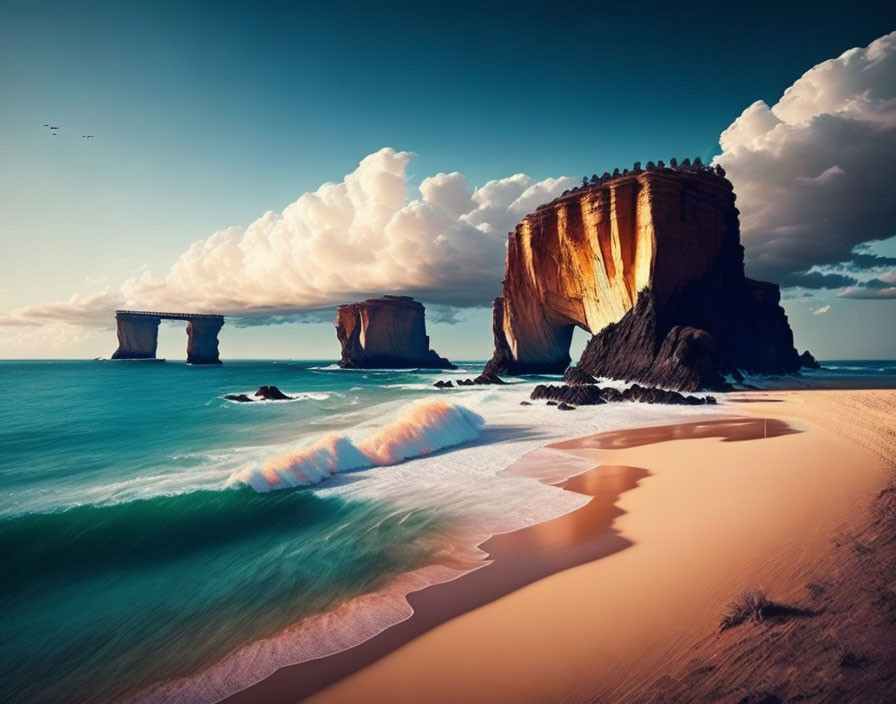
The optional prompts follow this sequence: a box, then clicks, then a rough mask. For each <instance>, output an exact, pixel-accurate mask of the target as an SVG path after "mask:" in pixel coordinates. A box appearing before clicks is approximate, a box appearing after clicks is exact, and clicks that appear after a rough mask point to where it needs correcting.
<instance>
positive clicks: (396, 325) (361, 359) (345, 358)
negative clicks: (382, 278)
mask: <svg viewBox="0 0 896 704" xmlns="http://www.w3.org/2000/svg"><path fill="white" fill-rule="evenodd" d="M425 316H426V311H425V308H424V307H423V304H422V303H419V302H418V301H415V300H414V299H413V298H410V297H409V296H383V297H382V298H370V299H368V300H366V301H364V302H363V303H349V304H347V305H343V306H339V308H338V310H337V311H336V336H337V337H338V338H339V342H340V343H341V344H342V358H341V359H340V360H339V366H340V367H344V368H348V369H410V368H415V367H419V368H424V369H455V368H456V367H455V366H454V365H453V364H452V363H451V362H449V361H448V360H447V359H445V358H444V357H440V356H439V355H438V354H436V353H435V352H434V351H433V350H431V349H429V336H427V334H426V317H425Z"/></svg>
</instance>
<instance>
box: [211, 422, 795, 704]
mask: <svg viewBox="0 0 896 704" xmlns="http://www.w3.org/2000/svg"><path fill="white" fill-rule="evenodd" d="M792 432H796V431H795V430H794V429H792V428H791V427H790V426H789V425H787V423H785V422H783V421H780V420H777V419H767V418H761V419H754V418H733V419H721V420H708V421H704V422H694V423H682V424H676V425H668V426H659V427H649V428H638V429H633V430H621V431H611V432H605V433H599V434H596V435H592V436H588V437H585V438H578V439H574V440H570V441H565V442H561V443H556V444H553V445H549V446H548V447H547V448H545V449H542V450H538V451H535V452H533V453H530V454H529V455H527V456H526V457H524V458H522V459H521V460H520V461H519V462H517V463H515V464H514V465H511V466H510V467H508V468H507V469H506V470H504V471H505V473H507V474H512V475H514V476H539V477H543V476H545V474H546V472H545V469H546V466H548V465H554V466H558V468H559V469H560V470H561V471H563V470H562V464H563V457H564V456H563V454H562V453H558V452H556V450H567V451H568V450H574V449H578V450H587V449H620V448H626V447H639V446H643V445H649V444H655V443H659V442H668V441H671V440H682V439H688V438H719V439H722V440H724V441H728V442H735V441H742V440H753V439H757V438H760V437H777V436H779V435H784V434H788V433H792ZM649 474H650V473H649V472H648V471H647V470H646V469H642V468H639V467H631V466H626V465H600V466H596V467H594V468H592V469H590V470H588V471H586V472H583V473H581V474H578V475H575V476H573V477H570V478H568V479H566V480H564V481H561V482H556V483H555V486H559V487H561V488H563V489H565V490H567V491H573V492H576V493H579V494H583V495H586V496H590V497H592V499H591V501H589V502H588V503H587V504H586V505H585V506H583V507H582V508H580V509H578V510H576V511H572V512H570V513H568V514H565V515H563V516H559V517H557V518H555V519H553V520H550V521H546V522H544V523H540V524H536V525H534V526H528V527H526V528H523V529H520V530H517V531H513V532H510V533H504V534H499V535H495V536H492V537H491V538H490V539H488V540H487V541H485V542H484V543H482V544H481V545H480V546H479V547H480V549H481V550H483V551H484V552H485V553H487V555H488V557H487V560H488V563H487V564H485V565H484V566H483V567H481V568H479V569H477V570H475V571H474V572H470V573H468V574H465V575H463V576H461V577H459V578H457V579H455V580H452V581H450V582H445V583H442V584H437V585H433V586H431V587H428V588H426V589H424V590H421V591H418V592H413V593H411V594H410V595H409V596H408V602H409V603H410V605H411V607H412V608H413V610H414V614H413V616H411V618H409V619H407V620H406V621H403V622H402V623H399V624H396V625H395V626H392V627H390V628H388V629H387V630H386V631H384V632H383V633H381V634H379V635H377V636H375V637H374V638H371V639H370V640H368V641H366V642H364V643H362V644H360V645H358V646H356V647H354V648H350V649H348V650H345V651H342V652H340V653H336V654H334V655H331V656H327V657H324V658H320V659H316V660H311V661H308V662H304V663H300V664H298V665H293V666H290V667H286V668H281V669H280V670H278V671H277V672H276V673H275V674H274V675H272V676H271V677H269V678H267V679H265V680H263V681H262V682H260V683H259V684H257V685H254V686H252V687H249V688H248V689H246V690H243V691H242V692H239V693H237V694H235V695H233V696H231V697H229V698H228V699H226V700H225V701H227V702H230V703H232V704H237V703H242V702H246V703H247V704H248V703H249V702H257V701H264V702H291V701H296V700H297V699H300V698H304V697H306V696H308V695H310V694H313V693H315V692H317V691H319V690H321V689H323V688H324V687H326V686H328V685H330V684H332V683H334V682H337V681H338V680H340V679H342V678H344V677H346V676H348V675H350V674H351V673H353V672H355V671H357V670H359V669H361V668H363V667H366V666H367V665H369V664H371V663H373V662H375V661H376V660H378V659H379V658H381V657H382V656H384V655H386V654H388V653H390V652H392V651H393V650H395V649H396V648H398V647H400V646H401V645H403V644H404V643H407V642H409V641H411V640H412V639H414V638H416V637H417V636H419V635H421V634H423V633H425V632H427V631H429V630H431V629H432V628H434V627H436V626H438V625H439V624H441V623H444V622H446V621H448V620H450V619H452V618H454V617H456V616H459V615H460V614H463V613H467V612H469V611H472V610H474V609H476V608H479V607H480V606H483V605H485V604H488V603H490V602H492V601H494V600H496V599H498V598H500V597H502V596H504V595H506V594H509V593H511V592H513V591H515V590H517V589H519V588H521V587H524V586H526V585H528V584H531V583H533V582H536V581H538V580H539V579H542V578H544V577H547V576H549V575H552V574H555V573H557V572H561V571H563V570H566V569H569V568H571V567H575V566H577V565H581V564H585V563H587V562H592V561H594V560H598V559H600V558H602V557H606V556H608V555H611V554H613V553H615V552H617V551H619V550H624V549H625V548H627V547H629V546H630V545H631V542H630V541H628V540H626V539H625V538H623V537H621V536H620V535H619V534H618V531H616V530H614V529H613V528H612V525H613V521H614V520H615V519H616V518H618V517H619V516H621V515H622V513H623V511H622V510H621V509H619V508H618V507H617V506H616V502H617V501H618V499H619V497H620V496H621V495H622V494H623V493H624V492H626V491H629V490H630V489H633V488H635V487H636V486H637V485H638V483H639V482H640V481H641V480H642V479H644V478H645V477H647V476H649Z"/></svg>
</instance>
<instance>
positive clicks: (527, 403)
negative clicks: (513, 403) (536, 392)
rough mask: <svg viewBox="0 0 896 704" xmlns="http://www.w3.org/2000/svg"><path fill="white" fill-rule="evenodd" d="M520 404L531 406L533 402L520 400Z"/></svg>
mask: <svg viewBox="0 0 896 704" xmlns="http://www.w3.org/2000/svg"><path fill="white" fill-rule="evenodd" d="M520 405H521V406H531V405H532V404H531V403H529V402H528V401H520Z"/></svg>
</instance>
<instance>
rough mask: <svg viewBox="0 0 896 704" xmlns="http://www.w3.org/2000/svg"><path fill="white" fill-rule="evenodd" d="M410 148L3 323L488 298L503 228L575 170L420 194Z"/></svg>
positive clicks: (561, 186) (257, 313)
mask: <svg viewBox="0 0 896 704" xmlns="http://www.w3.org/2000/svg"><path fill="white" fill-rule="evenodd" d="M412 157H413V154H411V153H409V152H402V151H396V150H394V149H390V148H385V149H381V150H380V151H378V152H376V153H374V154H370V155H369V156H367V157H365V158H364V159H362V160H361V162H360V163H359V164H358V167H357V168H356V169H355V170H354V171H353V172H352V173H350V174H348V175H346V176H345V178H344V180H343V181H342V182H340V183H325V184H323V185H322V186H320V188H318V189H317V190H316V191H313V192H310V193H305V194H303V195H302V196H300V197H299V198H298V200H296V201H295V202H294V203H291V204H290V205H288V206H287V207H286V208H284V209H283V212H280V213H276V212H273V211H269V212H267V213H265V214H264V215H262V216H261V217H260V218H258V219H257V220H256V221H255V222H253V223H251V224H250V225H249V226H248V227H238V226H234V227H229V228H227V229H225V230H221V231H219V232H216V233H214V234H213V235H211V236H210V237H208V238H206V239H202V240H199V241H198V242H195V243H194V244H192V245H191V246H190V247H189V248H188V249H187V250H186V251H185V252H184V253H183V254H181V255H180V257H178V259H177V261H175V262H174V264H173V266H172V267H171V269H170V271H168V273H167V274H165V275H163V276H155V275H153V274H150V273H145V274H143V275H142V276H140V277H137V278H132V279H129V280H127V281H125V282H124V283H123V284H122V285H121V287H120V288H114V289H112V288H107V289H105V290H103V291H101V292H99V293H95V294H92V295H83V294H76V295H74V296H72V298H71V299H70V300H68V301H64V302H58V303H50V304H42V305H35V306H29V307H26V308H22V309H19V310H17V311H12V312H11V313H8V314H6V315H2V316H0V324H5V325H29V324H44V323H47V322H50V321H62V322H66V323H74V324H78V325H84V326H90V327H108V326H109V325H110V324H111V323H112V311H114V310H115V309H116V308H131V309H138V310H175V311H180V310H183V311H190V312H218V313H223V314H226V315H233V316H239V317H241V318H242V319H243V320H244V321H247V322H253V321H254V322H270V321H271V320H272V319H276V318H277V317H278V316H294V315H297V314H306V315H307V314H309V313H310V314H313V312H314V311H315V310H321V309H329V308H330V307H332V306H334V305H337V304H339V303H345V302H349V301H352V300H356V299H359V298H363V297H366V296H371V295H379V294H382V293H404V294H408V295H412V296H416V297H418V298H421V299H423V300H426V301H429V302H432V303H435V304H441V305H443V306H454V307H464V306H477V305H487V304H488V303H489V302H490V300H491V298H492V297H493V296H495V295H497V294H498V292H499V290H500V284H501V278H502V272H503V268H504V252H505V241H506V235H507V232H508V231H509V230H511V229H513V227H514V226H515V225H516V224H517V223H518V222H519V221H520V220H521V219H522V217H523V216H525V215H526V214H527V213H529V212H531V211H532V210H534V209H535V208H536V207H537V206H538V205H539V204H541V203H544V202H546V201H549V200H551V199H552V198H554V197H555V196H557V195H558V194H559V193H561V192H562V191H563V190H565V189H568V188H571V187H572V186H573V185H575V182H574V180H573V179H570V178H549V179H545V180H543V181H539V182H535V181H533V180H532V179H531V178H529V177H528V176H526V175H524V174H516V175H514V176H510V177H508V178H503V179H498V180H494V181H489V182H488V183H486V184H484V185H483V186H480V187H478V188H477V187H474V186H472V185H471V184H469V183H468V182H467V180H466V178H464V176H463V175H461V174H460V173H456V172H455V173H448V174H445V173H440V174H436V175H435V176H431V177H429V178H425V179H423V181H422V182H421V183H420V186H419V189H417V190H418V191H419V193H417V192H416V191H414V190H413V189H412V188H411V187H410V186H409V185H408V183H407V178H406V170H407V167H408V163H409V162H410V160H411V158H412ZM449 319H450V316H449Z"/></svg>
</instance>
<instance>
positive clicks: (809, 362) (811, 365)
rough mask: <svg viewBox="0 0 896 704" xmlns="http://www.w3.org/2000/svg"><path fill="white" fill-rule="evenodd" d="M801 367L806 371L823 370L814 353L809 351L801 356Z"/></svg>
mask: <svg viewBox="0 0 896 704" xmlns="http://www.w3.org/2000/svg"><path fill="white" fill-rule="evenodd" d="M800 366H802V367H805V368H806V369H821V365H820V364H819V363H818V360H817V359H815V357H813V356H812V353H811V352H809V350H806V351H805V352H803V353H802V354H801V355H800Z"/></svg>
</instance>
